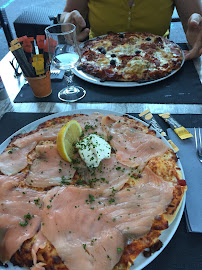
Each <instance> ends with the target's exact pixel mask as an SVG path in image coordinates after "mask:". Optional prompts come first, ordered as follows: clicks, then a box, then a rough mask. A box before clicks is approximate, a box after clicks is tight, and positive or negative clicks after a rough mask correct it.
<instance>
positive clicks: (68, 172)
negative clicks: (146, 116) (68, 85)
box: [0, 113, 187, 270]
mask: <svg viewBox="0 0 202 270" xmlns="http://www.w3.org/2000/svg"><path fill="white" fill-rule="evenodd" d="M70 120H75V121H77V123H78V124H79V125H80V126H81V129H82V133H81V136H80V138H79V140H78V142H77V143H74V144H73V148H74V152H73V157H72V159H71V162H68V161H66V160H65V159H63V158H62V157H61V156H60V154H59V152H58V148H57V143H56V139H57V136H58V133H59V131H60V130H61V128H62V127H63V126H64V124H66V123H67V122H69V121H70ZM186 189H187V186H186V182H185V180H184V179H183V176H182V172H181V169H180V168H179V166H178V164H177V157H176V154H175V153H174V152H173V150H172V149H171V148H170V147H169V146H168V144H165V142H164V141H163V140H162V138H161V137H160V135H159V137H158V136H156V132H155V131H154V130H152V129H149V128H148V127H147V126H146V125H144V124H143V123H142V122H140V121H138V120H137V119H133V118H129V117H128V116H117V115H112V114H109V115H103V114H101V113H92V114H90V115H85V114H75V115H71V116H70V115H68V116H61V117H57V118H52V119H50V120H48V121H45V122H44V123H42V124H40V125H39V126H38V128H37V129H36V130H33V131H31V132H29V133H21V134H18V135H17V136H15V137H14V138H12V140H11V142H10V143H9V144H8V146H7V147H6V149H5V150H4V151H3V153H2V154H1V155H0V235H1V237H0V261H1V262H2V263H3V264H4V263H6V262H8V261H10V262H12V263H13V264H14V265H18V266H21V267H26V268H33V269H55V270H56V269H58V270H59V269H64V270H72V269H77V270H79V269H81V270H91V269H92V270H100V269H103V270H104V269H105V270H112V269H113V270H121V269H124V270H127V269H129V268H130V267H131V265H132V264H133V262H134V260H135V259H136V258H137V257H138V255H139V254H140V253H141V252H143V254H144V256H145V257H148V256H150V255H151V254H152V253H153V252H155V251H156V250H158V249H160V248H161V246H162V245H163V243H161V241H160V240H159V237H160V235H161V233H162V231H164V230H166V229H167V228H168V227H169V225H170V224H171V223H172V221H173V220H174V219H175V217H176V214H177V213H178V210H179V208H180V205H181V203H182V201H183V197H184V195H185V192H186Z"/></svg>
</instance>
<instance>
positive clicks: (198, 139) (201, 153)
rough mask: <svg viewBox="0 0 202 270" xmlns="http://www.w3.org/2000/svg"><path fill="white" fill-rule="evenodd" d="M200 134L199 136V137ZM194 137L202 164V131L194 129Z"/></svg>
mask: <svg viewBox="0 0 202 270" xmlns="http://www.w3.org/2000/svg"><path fill="white" fill-rule="evenodd" d="M197 133H198V135H197ZM194 137H195V144H196V152H197V155H198V158H199V160H200V162H202V142H201V129H200V128H198V129H196V128H194Z"/></svg>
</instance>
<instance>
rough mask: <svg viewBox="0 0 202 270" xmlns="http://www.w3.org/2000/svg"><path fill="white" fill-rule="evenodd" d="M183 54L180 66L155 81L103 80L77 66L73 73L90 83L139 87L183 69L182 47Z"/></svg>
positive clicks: (157, 80) (82, 44) (158, 80)
mask: <svg viewBox="0 0 202 270" xmlns="http://www.w3.org/2000/svg"><path fill="white" fill-rule="evenodd" d="M176 45H177V46H178V47H179V48H180V46H179V45H178V44H176ZM80 46H81V47H82V46H84V43H81V44H80ZM180 50H181V52H182V55H183V60H182V63H181V65H180V67H179V68H178V69H176V70H174V71H172V72H171V73H170V74H168V75H167V76H165V77H162V78H160V79H156V80H153V81H149V82H142V83H138V82H116V81H104V82H101V81H100V79H99V78H98V77H94V76H92V75H90V74H88V73H86V72H84V71H82V70H79V69H78V68H77V67H75V68H74V69H72V71H73V73H74V74H75V75H76V76H77V77H79V78H80V79H83V80H84V81H87V82H89V83H93V84H97V85H102V86H110V87H138V86H143V85H148V84H153V83H157V82H160V81H162V80H165V79H167V78H169V77H170V76H173V75H174V74H175V73H176V72H177V71H179V70H180V69H181V67H182V66H183V65H184V61H185V56H184V52H183V50H182V49H181V48H180Z"/></svg>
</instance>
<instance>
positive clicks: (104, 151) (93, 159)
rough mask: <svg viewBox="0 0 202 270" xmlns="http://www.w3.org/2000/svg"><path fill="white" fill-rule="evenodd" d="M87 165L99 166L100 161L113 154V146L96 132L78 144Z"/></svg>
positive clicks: (77, 146)
mask: <svg viewBox="0 0 202 270" xmlns="http://www.w3.org/2000/svg"><path fill="white" fill-rule="evenodd" d="M76 148H77V149H78V150H79V154H80V156H81V158H82V159H83V161H84V162H85V163H86V165H87V167H98V166H99V164H100V161H102V160H103V159H108V158H110V156H111V146H110V145H109V143H108V142H106V141H105V140H104V139H102V138H101V137H100V136H98V135H96V134H90V135H89V136H87V137H85V138H84V139H82V140H80V141H79V142H78V143H77V144H76Z"/></svg>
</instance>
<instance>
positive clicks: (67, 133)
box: [56, 120, 82, 162]
mask: <svg viewBox="0 0 202 270" xmlns="http://www.w3.org/2000/svg"><path fill="white" fill-rule="evenodd" d="M81 134H82V128H81V126H80V124H79V123H78V122H77V121H76V120H71V121H69V122H68V123H67V124H65V125H64V126H63V127H62V128H61V129H60V131H59V133H58V135H57V141H56V143H57V149H58V153H59V155H60V156H61V157H62V158H63V159H64V160H66V161H68V162H72V157H73V154H74V150H75V144H76V143H77V142H78V141H79V138H80V136H81Z"/></svg>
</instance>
